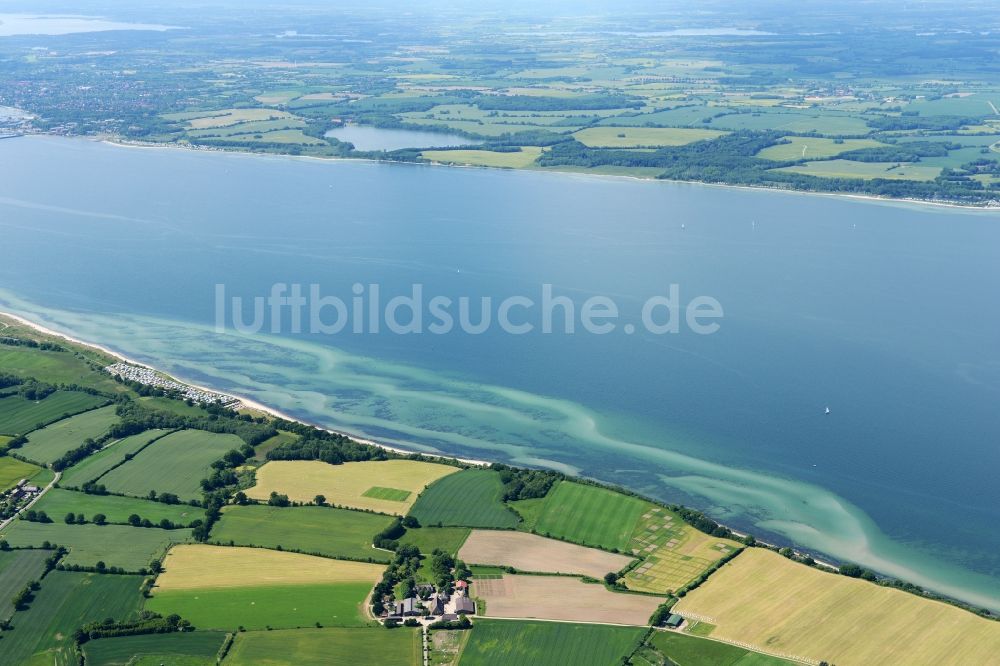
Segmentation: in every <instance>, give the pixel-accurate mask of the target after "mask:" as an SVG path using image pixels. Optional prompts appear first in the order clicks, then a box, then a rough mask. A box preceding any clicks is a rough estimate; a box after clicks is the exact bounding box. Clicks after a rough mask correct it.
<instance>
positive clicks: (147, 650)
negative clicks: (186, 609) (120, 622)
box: [83, 631, 226, 666]
mask: <svg viewBox="0 0 1000 666" xmlns="http://www.w3.org/2000/svg"><path fill="white" fill-rule="evenodd" d="M225 638H226V634H225V633H223V632H219V631H195V632H185V633H173V634H146V635H139V636H120V637H117V638H101V639H98V640H92V641H88V642H86V643H84V645H83V654H84V657H85V658H86V664H87V666H160V664H170V666H215V664H216V655H217V654H218V652H219V648H221V647H222V642H223V641H224V640H225Z"/></svg>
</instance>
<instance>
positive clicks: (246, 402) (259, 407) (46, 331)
mask: <svg viewBox="0 0 1000 666" xmlns="http://www.w3.org/2000/svg"><path fill="white" fill-rule="evenodd" d="M2 317H6V318H8V319H12V320H14V321H16V322H17V323H19V324H21V325H22V326H26V327H28V328H30V329H32V330H34V331H37V332H38V333H42V334H43V335H49V336H52V337H55V338H59V339H61V340H65V341H67V342H71V343H73V344H76V345H80V346H82V347H88V348H90V349H93V350H96V351H99V352H101V353H102V354H106V355H108V356H111V357H112V358H114V359H117V360H119V361H121V362H123V363H128V364H129V365H135V366H139V367H141V368H146V369H148V370H152V371H154V372H157V373H159V374H161V375H164V376H166V377H169V378H170V379H173V380H174V381H176V382H178V383H180V384H185V385H187V386H191V387H192V388H196V389H198V390H201V391H205V392H207V393H218V394H221V395H225V396H227V397H231V398H235V399H236V400H238V401H239V402H240V405H241V406H242V407H245V408H246V409H249V410H252V411H257V412H261V413H264V414H268V415H270V416H273V417H275V418H279V419H283V420H285V421H291V422H293V423H301V424H302V425H306V426H309V427H311V428H318V429H320V430H323V431H326V432H328V433H331V434H334V435H340V436H342V437H349V438H350V439H353V440H354V441H355V442H359V443H361V444H367V445H369V446H374V447H377V448H380V449H383V450H385V451H392V452H393V453H399V454H402V455H421V456H425V457H428V458H440V459H446V460H457V461H458V462H461V463H465V464H467V465H475V466H478V467H488V466H489V465H491V464H493V463H491V462H489V461H486V460H476V459H474V458H459V457H457V456H449V455H445V454H438V453H424V452H422V451H417V450H410V449H404V448H400V447H397V446H390V445H388V444H385V443H383V442H378V441H375V440H372V439H369V438H367V437H360V436H358V435H354V434H352V433H349V432H343V431H340V430H332V429H330V428H327V427H326V426H321V425H319V424H316V423H310V422H308V421H305V420H303V419H301V418H297V417H295V416H291V415H289V414H286V413H284V412H282V411H280V410H277V409H275V408H273V407H268V406H267V405H264V404H262V403H260V402H258V401H256V400H253V399H252V398H247V397H246V396H241V395H235V394H232V393H227V392H225V391H220V390H218V389H214V388H209V387H207V386H201V385H200V384H196V383H194V382H192V381H188V380H187V379H184V378H183V377H176V376H173V375H169V374H167V373H165V372H163V371H162V370H160V369H158V368H154V367H153V366H151V365H147V364H145V363H142V362H140V361H137V360H135V359H133V358H129V357H128V356H125V355H124V354H121V353H119V352H116V351H114V350H113V349H109V348H108V347H105V346H104V345H101V344H98V343H96V342H90V341H87V340H81V339H79V338H76V337H74V336H72V335H69V334H67V333H62V332H60V331H56V330H54V329H51V328H49V327H48V326H45V325H44V324H39V323H37V322H34V321H31V320H30V319H25V318H24V317H22V316H20V315H17V314H14V313H12V312H6V311H2V310H0V318H2Z"/></svg>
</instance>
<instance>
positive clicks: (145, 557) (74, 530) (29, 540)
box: [0, 516, 191, 571]
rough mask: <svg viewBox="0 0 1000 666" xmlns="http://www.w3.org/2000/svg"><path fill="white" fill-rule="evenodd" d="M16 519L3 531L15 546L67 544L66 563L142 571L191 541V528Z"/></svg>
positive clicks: (58, 519) (56, 519)
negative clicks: (171, 548)
mask: <svg viewBox="0 0 1000 666" xmlns="http://www.w3.org/2000/svg"><path fill="white" fill-rule="evenodd" d="M52 519H53V520H54V521H58V522H52V523H32V522H28V521H26V520H15V521H14V522H13V523H11V524H10V525H8V526H7V528H6V529H4V530H3V531H2V532H0V539H6V540H7V541H8V542H9V543H10V545H12V546H17V547H20V546H35V547H37V546H41V545H42V544H43V543H44V542H46V541H48V542H49V543H52V544H56V545H59V546H64V547H66V548H67V549H68V550H69V554H68V555H66V557H65V558H63V559H62V560H61V563H62V564H69V565H72V564H79V565H81V566H86V567H92V566H95V565H96V564H97V563H98V562H99V561H100V562H104V564H105V565H107V566H108V567H121V568H123V569H125V570H126V571H138V570H139V569H142V568H143V567H146V566H148V565H149V563H150V561H151V560H153V559H156V558H159V557H161V556H162V555H163V553H164V552H166V550H167V548H168V547H169V546H170V544H172V543H177V542H181V541H187V540H188V539H190V537H191V530H186V529H182V530H161V529H159V528H143V527H129V526H127V525H66V524H64V523H62V522H61V521H62V517H61V516H53V517H52Z"/></svg>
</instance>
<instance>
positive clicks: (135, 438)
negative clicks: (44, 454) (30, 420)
mask: <svg viewBox="0 0 1000 666" xmlns="http://www.w3.org/2000/svg"><path fill="white" fill-rule="evenodd" d="M168 432H170V431H169V430H147V431H145V432H141V433H139V434H138V435H132V436H130V437H125V438H124V439H120V440H118V441H117V442H114V443H112V444H111V445H110V446H108V447H106V448H104V449H101V450H100V451H98V452H97V453H94V454H91V455H89V456H87V457H86V458H84V459H83V460H81V461H80V462H78V463H76V464H75V465H73V466H72V467H70V468H69V469H67V470H65V471H63V475H62V478H60V479H59V485H60V486H61V487H63V488H79V487H81V486H83V484H85V483H87V482H88V481H95V480H97V479H98V478H100V477H101V475H102V474H105V473H107V472H108V471H109V470H111V469H112V468H114V467H117V466H118V465H120V464H122V463H123V462H125V461H126V460H127V459H129V458H131V457H133V456H135V454H137V453H138V452H139V451H141V450H142V449H143V448H145V447H146V446H147V445H148V444H149V443H150V442H152V441H153V440H155V439H157V438H159V437H163V436H164V435H166V434H167V433H168Z"/></svg>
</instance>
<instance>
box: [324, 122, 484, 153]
mask: <svg viewBox="0 0 1000 666" xmlns="http://www.w3.org/2000/svg"><path fill="white" fill-rule="evenodd" d="M326 136H332V137H333V138H335V139H337V140H339V141H345V142H348V143H353V144H354V147H355V148H356V149H357V150H400V149H402V148H431V147H434V148H447V147H452V146H468V145H471V144H473V143H475V141H471V140H470V139H467V138H465V137H464V136H461V135H460V134H444V133H441V132H421V131H419V130H402V129H385V128H382V127H364V126H361V125H346V126H344V127H338V128H336V129H332V130H330V131H329V132H327V133H326Z"/></svg>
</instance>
